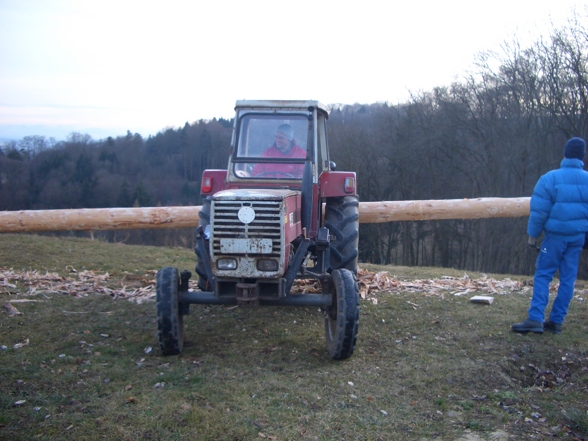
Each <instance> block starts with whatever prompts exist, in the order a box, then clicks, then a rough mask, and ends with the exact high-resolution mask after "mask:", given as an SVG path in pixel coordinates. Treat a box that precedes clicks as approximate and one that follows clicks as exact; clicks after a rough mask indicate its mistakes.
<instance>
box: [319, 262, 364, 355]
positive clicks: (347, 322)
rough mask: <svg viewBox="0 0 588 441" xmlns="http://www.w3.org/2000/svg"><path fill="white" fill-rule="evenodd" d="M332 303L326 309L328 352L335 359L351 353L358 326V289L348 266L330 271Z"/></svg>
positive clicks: (355, 340)
mask: <svg viewBox="0 0 588 441" xmlns="http://www.w3.org/2000/svg"><path fill="white" fill-rule="evenodd" d="M331 277H332V279H331V292H332V294H333V306H332V307H331V308H330V309H329V310H327V311H325V334H326V338H327V351H328V352H329V355H330V356H331V358H332V359H334V360H344V359H346V358H349V357H351V356H352V355H353V350H354V349H355V343H356V342H357V331H358V328H359V289H358V287H357V281H356V279H355V275H354V274H353V273H352V272H351V271H349V270H347V269H336V270H334V271H333V273H332V274H331Z"/></svg>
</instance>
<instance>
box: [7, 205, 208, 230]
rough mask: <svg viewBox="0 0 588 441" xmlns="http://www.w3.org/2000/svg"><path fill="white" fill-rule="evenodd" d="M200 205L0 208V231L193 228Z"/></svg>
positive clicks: (196, 223) (196, 221)
mask: <svg viewBox="0 0 588 441" xmlns="http://www.w3.org/2000/svg"><path fill="white" fill-rule="evenodd" d="M200 208H201V207H149V208H84V209H72V210H29V211H2V212H0V233H23V232H25V231H37V232H38V231H66V230H70V231H76V230H77V231H88V230H135V229H152V228H192V227H195V226H197V225H198V212H199V211H200Z"/></svg>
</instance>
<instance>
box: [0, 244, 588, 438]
mask: <svg viewBox="0 0 588 441" xmlns="http://www.w3.org/2000/svg"><path fill="white" fill-rule="evenodd" d="M194 263H195V262H194V255H193V252H192V251H190V250H185V249H163V248H155V247H140V246H127V245H121V244H107V243H102V242H98V241H91V240H85V239H72V238H51V237H41V236H32V235H1V236H0V268H1V269H5V270H6V269H9V268H12V269H13V270H14V271H20V270H37V273H38V274H45V273H46V272H57V273H59V274H60V275H61V276H62V277H69V276H70V275H71V273H72V268H75V269H76V270H77V271H81V270H88V271H96V272H99V273H105V272H108V273H109V275H110V278H109V279H108V281H107V283H108V284H110V285H111V286H112V287H113V289H114V288H117V287H120V285H121V284H125V283H130V282H129V281H130V280H137V279H139V280H144V282H145V283H148V280H150V279H152V278H153V277H154V276H153V271H155V270H157V269H159V268H160V267H163V266H168V265H171V266H177V267H179V268H180V269H188V270H192V269H193V266H194ZM369 269H371V270H374V271H388V272H389V273H390V274H391V275H396V276H397V277H398V278H399V279H402V280H404V281H407V280H415V279H427V278H440V277H442V276H453V277H462V276H464V272H463V271H455V270H450V269H439V268H402V267H385V268H384V267H375V266H370V267H369ZM131 276H132V277H131ZM468 276H469V277H470V278H471V279H475V278H479V277H481V275H480V274H474V273H469V274H468ZM492 277H493V278H495V279H497V280H498V279H501V278H504V277H506V276H496V275H494V276H492ZM511 278H513V279H514V277H511ZM519 279H521V280H522V279H523V278H519ZM527 279H528V278H527ZM577 287H578V288H584V282H581V281H580V282H579V283H578V285H577ZM33 288H34V287H33V286H31V285H27V282H26V281H18V282H15V281H11V280H8V279H4V280H3V279H0V304H1V305H3V307H2V308H0V345H1V346H2V350H1V351H0V439H6V440H61V439H64V440H65V439H68V440H70V439H75V440H103V439H108V440H111V439H112V440H184V439H186V440H187V439H191V440H234V441H236V440H434V439H440V440H470V441H472V440H528V439H540V440H541V439H554V438H555V439H570V440H573V439H576V440H582V439H588V414H587V411H588V320H587V319H588V307H587V304H586V302H585V301H584V299H583V294H582V291H581V290H579V291H578V292H579V294H578V295H577V296H576V297H575V298H574V300H573V303H572V305H571V307H570V313H569V315H568V318H567V321H566V323H565V325H564V331H563V333H562V334H560V335H552V334H547V333H546V334H544V335H517V334H513V333H511V332H510V331H509V329H510V325H511V324H512V323H514V322H516V321H520V320H522V319H523V318H524V317H525V315H526V310H527V308H528V304H529V298H530V291H529V290H528V289H527V290H515V291H508V292H507V291H500V290H498V291H499V292H497V293H494V294H492V295H493V297H494V302H493V303H492V304H491V305H480V304H474V303H471V302H469V298H470V297H471V296H473V295H475V294H483V295H488V293H483V292H478V293H476V292H471V293H469V294H468V295H465V296H455V295H453V294H452V293H451V292H445V293H442V295H440V294H439V293H435V294H431V293H430V292H427V291H423V292H410V291H408V290H402V289H401V290H397V291H396V292H379V293H376V294H374V295H372V296H370V297H371V298H372V300H364V301H362V303H361V315H360V330H359V338H358V343H357V347H356V350H355V354H354V355H353V356H352V357H351V358H350V359H348V360H346V361H343V362H336V361H332V360H331V359H329V357H328V354H327V352H326V349H325V338H324V324H323V318H322V316H321V314H320V313H319V312H318V311H317V310H316V309H315V308H276V307H261V308H258V309H242V308H236V307H224V306H210V307H205V306H196V305H192V306H191V309H190V316H188V317H186V318H185V320H184V323H185V338H186V344H185V348H184V352H183V354H182V355H180V356H170V357H163V356H161V354H160V352H159V349H158V347H157V339H156V315H155V304H154V302H152V301H149V302H145V303H141V304H137V303H135V302H131V301H128V300H126V299H124V298H116V299H115V298H113V297H112V296H109V295H103V294H93V293H86V294H85V295H84V296H82V297H76V296H74V295H72V293H70V294H61V293H51V292H48V291H43V290H40V289H33ZM374 299H375V300H374ZM19 300H20V302H19ZM22 300H33V301H25V302H23V301H22ZM8 304H10V305H11V306H12V307H13V308H16V309H17V310H18V312H19V313H20V314H18V315H11V313H12V314H14V311H11V310H10V307H8Z"/></svg>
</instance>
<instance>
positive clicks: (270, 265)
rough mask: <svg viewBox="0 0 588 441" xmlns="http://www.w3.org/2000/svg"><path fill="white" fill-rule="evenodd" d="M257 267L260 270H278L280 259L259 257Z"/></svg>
mask: <svg viewBox="0 0 588 441" xmlns="http://www.w3.org/2000/svg"><path fill="white" fill-rule="evenodd" d="M257 269H258V270H259V271H277V270H278V261H277V260H273V259H259V260H258V261H257Z"/></svg>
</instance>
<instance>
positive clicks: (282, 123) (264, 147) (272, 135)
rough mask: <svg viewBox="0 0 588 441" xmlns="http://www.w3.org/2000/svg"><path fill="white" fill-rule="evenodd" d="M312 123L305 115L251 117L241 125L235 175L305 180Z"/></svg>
mask: <svg viewBox="0 0 588 441" xmlns="http://www.w3.org/2000/svg"><path fill="white" fill-rule="evenodd" d="M309 128H310V121H309V119H308V116H307V115H303V114H284V115H277V114H271V115H268V114H247V115H245V116H243V117H242V118H241V120H240V123H239V131H238V135H237V136H238V138H237V148H236V151H235V153H234V157H233V162H234V167H235V169H234V173H235V176H237V177H239V178H266V179H301V178H302V172H303V169H304V161H305V159H306V157H307V149H308V134H309Z"/></svg>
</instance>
